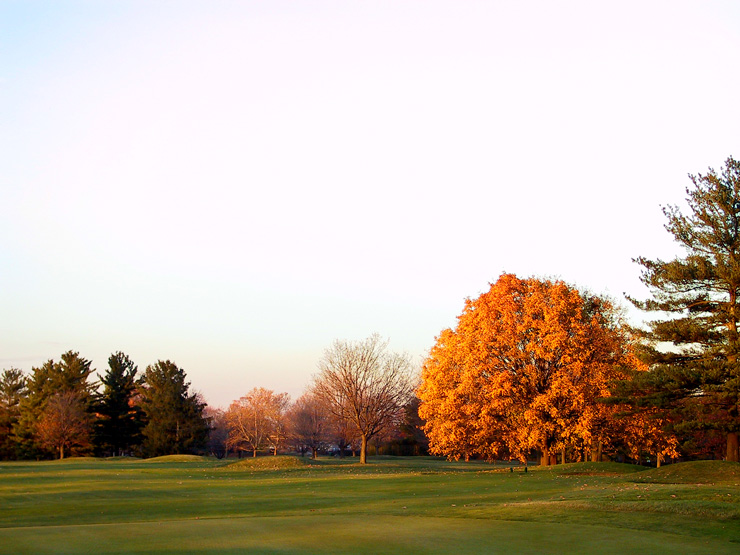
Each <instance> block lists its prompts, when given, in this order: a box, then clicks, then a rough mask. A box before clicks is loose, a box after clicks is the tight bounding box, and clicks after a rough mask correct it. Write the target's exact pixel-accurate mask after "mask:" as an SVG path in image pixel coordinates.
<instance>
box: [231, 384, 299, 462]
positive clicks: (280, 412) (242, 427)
mask: <svg viewBox="0 0 740 555" xmlns="http://www.w3.org/2000/svg"><path fill="white" fill-rule="evenodd" d="M289 403H290V398H289V397H288V394H287V393H278V394H276V393H275V392H274V391H271V390H269V389H264V388H262V387H255V388H254V389H252V391H250V392H249V393H248V394H247V395H245V396H244V397H242V398H240V399H239V400H238V401H234V402H233V403H232V404H231V406H230V407H229V410H228V411H227V412H226V422H227V426H228V430H229V439H228V445H229V447H230V448H234V449H241V450H246V449H249V450H251V451H252V455H253V456H255V457H256V456H257V451H259V450H260V449H263V448H264V447H265V446H267V445H270V446H272V447H273V448H274V449H275V451H274V452H275V453H277V448H278V447H279V445H280V443H281V442H282V441H283V439H285V437H286V430H285V412H286V410H287V408H288V404H289Z"/></svg>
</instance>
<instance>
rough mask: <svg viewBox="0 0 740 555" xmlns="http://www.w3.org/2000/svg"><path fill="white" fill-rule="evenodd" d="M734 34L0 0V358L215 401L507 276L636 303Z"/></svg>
mask: <svg viewBox="0 0 740 555" xmlns="http://www.w3.org/2000/svg"><path fill="white" fill-rule="evenodd" d="M738 52H740V3H738V2H735V1H702V2H680V1H666V2H651V1H644V0H643V1H639V2H631V1H627V2H618V3H606V2H592V1H583V2H569V1H565V2H549V1H540V2H527V1H522V2H508V1H506V2H504V1H488V2H454V1H449V2H439V1H400V2H396V1H393V2H391V1H387V2H386V1H381V2H360V1H354V2H353V1H336V2H323V1H311V2H283V1H270V2H262V1H255V2H249V1H242V2H226V1H221V2H206V1H202V2H188V1H176V2H164V1H158V2H149V1H142V2H134V1H125V0H123V1H120V2H97V1H87V2H77V1H67V2H41V1H10V0H5V1H2V2H0V168H2V169H1V171H0V203H1V204H0V206H2V218H0V237H1V238H2V241H0V310H1V314H2V324H1V326H2V328H1V331H0V367H2V368H10V367H16V368H20V369H22V370H24V371H26V372H30V370H31V368H32V367H33V366H38V365H40V364H41V363H43V362H44V361H45V360H47V359H49V358H55V359H56V358H58V357H59V355H60V354H61V353H63V352H65V351H67V350H70V349H72V350H75V351H79V352H80V354H81V355H82V356H84V357H86V358H89V359H92V360H93V365H94V367H95V368H97V370H98V371H99V372H100V373H103V372H104V371H105V368H106V366H107V358H108V356H109V355H110V354H111V353H112V352H114V351H118V350H121V351H123V352H125V353H127V354H128V355H129V356H131V358H132V359H133V360H134V361H135V362H136V363H137V364H138V365H139V368H140V370H143V369H144V368H145V367H146V366H147V365H148V364H152V363H154V362H156V360H158V359H170V360H173V361H174V362H176V363H177V364H178V365H179V366H180V367H182V368H183V369H184V370H185V371H186V372H187V374H188V377H189V379H190V380H191V382H192V387H193V388H194V389H195V390H198V391H200V392H201V393H202V394H203V395H204V397H205V398H206V400H207V401H208V402H209V403H210V404H212V405H215V406H221V407H226V406H227V405H228V404H229V403H230V402H231V401H232V400H234V399H237V398H238V397H240V396H241V395H244V394H245V393H246V392H247V391H249V390H250V389H251V388H253V387H256V386H260V387H266V388H269V389H274V390H275V391H287V392H288V393H290V394H291V396H293V398H295V397H297V396H298V395H300V394H301V392H302V391H303V389H304V388H305V387H306V386H307V385H308V384H309V383H310V380H311V376H312V375H313V374H314V373H315V372H316V370H317V362H318V361H319V359H320V357H321V355H322V352H323V351H324V349H326V348H327V347H329V346H330V345H331V343H332V342H333V341H334V340H335V339H348V340H359V339H363V338H365V337H367V336H369V335H370V334H372V333H378V334H380V335H381V336H382V337H385V338H388V339H389V340H390V343H389V348H390V349H391V350H393V351H405V352H407V353H408V354H409V355H410V356H411V358H412V360H413V361H414V363H415V364H416V365H420V363H421V361H422V359H423V357H424V355H425V354H426V353H427V352H428V350H429V349H430V348H431V347H432V345H433V344H434V340H435V336H436V335H438V334H439V333H440V331H441V330H442V329H444V328H446V327H451V326H454V325H455V321H456V316H457V315H458V314H459V313H460V312H461V310H462V308H463V303H464V299H465V298H466V297H476V296H478V295H479V294H480V293H482V292H483V291H485V290H487V289H488V287H489V283H490V282H494V281H496V279H497V278H498V276H499V275H500V274H501V273H502V272H510V273H515V274H517V275H518V276H520V277H527V276H539V277H553V278H558V279H563V280H565V281H567V282H570V283H574V284H576V285H579V286H581V287H584V288H588V289H590V290H591V291H594V292H596V293H602V294H607V295H610V296H612V297H614V298H615V299H617V300H618V301H619V302H624V301H623V293H625V292H626V293H628V294H631V295H634V296H637V297H645V296H646V295H647V290H646V289H645V288H644V286H642V284H641V283H640V281H639V275H640V271H639V267H638V266H637V265H636V264H634V263H633V262H632V259H633V258H634V257H637V256H647V257H652V258H655V257H662V258H671V257H672V256H675V255H676V254H679V253H680V251H679V250H678V248H677V246H676V245H675V244H674V243H673V242H672V240H671V238H670V236H669V235H668V234H667V232H666V231H665V230H664V228H663V225H664V223H665V218H664V216H663V214H662V212H661V205H668V204H677V205H679V206H683V205H684V197H685V188H686V187H687V186H689V185H690V181H689V179H688V177H687V174H689V173H691V174H697V173H706V171H707V169H708V168H709V167H714V168H715V169H718V170H719V169H720V168H721V167H722V165H723V163H724V160H725V159H726V158H727V157H728V156H730V155H732V156H735V157H738V156H740V133H739V132H738V130H739V129H740V125H738V124H739V123H740V115H739V114H740V111H739V110H738V97H739V95H738V92H740V72H738V71H737V55H738ZM628 314H630V316H631V317H635V318H636V317H637V315H636V314H635V313H634V312H629V313H628Z"/></svg>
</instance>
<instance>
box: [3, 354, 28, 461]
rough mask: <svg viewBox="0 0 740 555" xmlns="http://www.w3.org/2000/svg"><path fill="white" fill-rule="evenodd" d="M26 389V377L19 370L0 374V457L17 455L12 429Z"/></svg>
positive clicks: (15, 369)
mask: <svg viewBox="0 0 740 555" xmlns="http://www.w3.org/2000/svg"><path fill="white" fill-rule="evenodd" d="M26 391H27V390H26V378H25V376H24V375H23V372H22V371H21V370H18V369H17V368H10V369H9V370H3V373H2V376H0V459H13V458H15V457H16V456H17V452H16V451H17V449H16V443H15V437H14V435H13V429H14V427H15V426H16V424H17V422H18V419H19V417H20V402H21V399H23V398H24V397H25V395H26Z"/></svg>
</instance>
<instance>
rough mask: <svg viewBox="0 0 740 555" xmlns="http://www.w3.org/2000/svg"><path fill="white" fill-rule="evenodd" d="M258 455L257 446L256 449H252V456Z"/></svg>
mask: <svg viewBox="0 0 740 555" xmlns="http://www.w3.org/2000/svg"><path fill="white" fill-rule="evenodd" d="M256 456H257V448H256V447H255V448H254V449H252V457H256Z"/></svg>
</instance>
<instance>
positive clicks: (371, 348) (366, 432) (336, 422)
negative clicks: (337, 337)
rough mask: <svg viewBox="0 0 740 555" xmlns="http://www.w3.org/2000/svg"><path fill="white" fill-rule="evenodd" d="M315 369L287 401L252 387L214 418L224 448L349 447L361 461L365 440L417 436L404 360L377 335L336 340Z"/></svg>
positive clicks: (303, 449)
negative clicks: (305, 387) (221, 431)
mask: <svg viewBox="0 0 740 555" xmlns="http://www.w3.org/2000/svg"><path fill="white" fill-rule="evenodd" d="M319 368H320V371H319V373H318V374H317V375H316V376H315V379H314V381H313V383H312V384H311V385H310V386H309V388H308V390H307V391H306V392H305V393H304V394H303V395H302V396H301V397H299V398H298V399H297V400H296V401H295V403H292V404H291V403H290V400H289V398H288V395H287V394H286V393H281V394H276V393H274V392H273V391H270V390H266V389H263V388H255V389H253V390H252V391H251V392H249V393H248V394H247V395H245V396H244V397H241V398H240V399H239V400H237V401H234V402H233V403H232V404H231V406H230V407H229V409H228V410H227V411H226V412H225V413H223V414H222V415H218V420H219V421H220V422H223V423H224V424H223V425H224V428H225V434H222V437H225V438H226V439H225V444H226V447H227V448H228V449H232V450H236V451H246V452H251V454H252V455H253V456H256V455H257V452H258V451H259V450H261V449H265V448H269V449H271V450H272V452H273V453H277V452H278V450H279V449H281V448H282V447H284V446H290V447H291V448H292V449H295V450H296V451H300V452H302V453H305V452H308V451H310V452H311V453H312V455H313V456H314V457H315V456H316V453H317V452H318V451H320V450H324V449H328V448H330V447H331V448H335V449H337V450H338V452H339V453H340V454H342V453H344V451H345V450H347V449H351V450H352V451H353V453H354V452H355V450H356V449H358V450H359V452H360V463H362V464H364V463H366V462H367V451H368V442H369V441H370V440H371V439H373V438H376V439H377V438H385V439H388V438H391V437H395V439H397V440H401V441H402V440H404V439H405V440H406V441H407V442H410V443H411V442H415V443H417V445H418V444H420V445H422V446H423V445H424V442H423V439H421V438H419V437H418V423H417V422H415V421H414V418H415V416H416V404H414V402H413V389H414V388H413V379H412V374H411V371H410V368H411V365H410V363H409V360H408V357H406V356H403V355H399V354H396V353H391V352H389V351H388V350H387V343H386V342H384V341H382V340H381V339H380V338H379V337H378V336H377V335H373V336H371V337H369V338H368V339H366V340H364V341H359V342H349V341H336V342H335V343H334V344H333V346H332V347H331V348H329V349H327V350H326V351H325V353H324V356H323V358H322V359H321V361H320V363H319Z"/></svg>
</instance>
